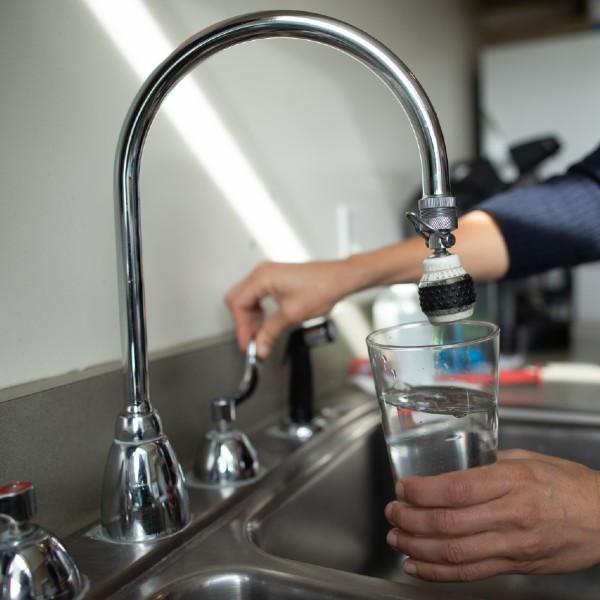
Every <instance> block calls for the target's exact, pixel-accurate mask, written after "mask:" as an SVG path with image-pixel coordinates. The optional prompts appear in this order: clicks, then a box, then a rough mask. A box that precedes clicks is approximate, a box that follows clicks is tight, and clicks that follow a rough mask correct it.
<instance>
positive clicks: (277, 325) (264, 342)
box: [255, 312, 290, 359]
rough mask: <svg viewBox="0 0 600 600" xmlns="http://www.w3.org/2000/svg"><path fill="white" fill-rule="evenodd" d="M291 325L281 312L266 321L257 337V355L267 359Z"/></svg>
mask: <svg viewBox="0 0 600 600" xmlns="http://www.w3.org/2000/svg"><path fill="white" fill-rule="evenodd" d="M289 325H290V323H289V322H288V320H287V319H286V318H285V317H284V316H283V314H282V313H281V312H276V313H274V314H273V315H271V316H270V317H268V318H267V319H265V322H264V323H263V324H262V326H261V328H260V329H259V330H258V331H257V333H256V337H255V340H256V353H257V354H258V357H259V358H261V359H265V358H267V356H269V354H270V353H271V350H273V346H274V345H275V342H276V341H277V339H278V338H279V336H280V335H281V334H282V333H283V332H284V331H285V330H286V329H287V327H288V326H289Z"/></svg>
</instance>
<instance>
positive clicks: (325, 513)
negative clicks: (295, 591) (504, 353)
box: [232, 408, 600, 600]
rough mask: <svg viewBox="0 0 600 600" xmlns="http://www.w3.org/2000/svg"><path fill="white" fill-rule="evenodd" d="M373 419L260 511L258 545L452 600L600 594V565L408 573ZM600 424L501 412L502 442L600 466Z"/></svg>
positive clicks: (550, 599)
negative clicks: (554, 571) (452, 578)
mask: <svg viewBox="0 0 600 600" xmlns="http://www.w3.org/2000/svg"><path fill="white" fill-rule="evenodd" d="M369 418H370V419H371V423H370V428H369V429H368V430H367V433H366V434H362V435H360V436H356V438H355V439H354V440H353V441H352V442H351V443H350V444H348V445H346V446H345V447H344V448H343V449H342V450H341V451H339V452H338V453H337V454H335V455H333V456H332V458H331V460H329V461H328V462H327V463H326V464H325V465H324V466H322V467H321V468H320V469H319V470H318V471H317V472H316V473H314V474H313V475H312V476H311V477H310V478H307V479H305V480H303V481H299V482H295V483H293V484H291V485H289V486H288V487H287V488H286V489H285V490H283V491H282V492H281V493H280V494H278V495H277V496H275V497H273V498H272V499H271V500H270V501H269V502H268V503H267V504H265V505H263V506H262V507H261V508H260V510H259V511H258V512H257V513H255V514H254V515H253V517H252V518H251V519H250V520H249V521H248V524H247V532H248V535H249V537H250V539H251V540H252V541H253V542H254V544H256V545H257V546H258V547H259V548H260V549H261V550H263V551H264V552H266V553H268V554H270V555H274V556H277V557H281V558H285V559H290V560H293V561H300V562H302V563H309V564H313V565H319V566H321V567H328V568H331V569H336V570H339V571H345V572H349V573H354V574H360V575H366V576H370V577H376V578H380V579H384V580H390V581H396V582H403V583H409V584H411V585H413V586H417V587H420V588H425V587H427V588H434V589H435V590H437V591H438V592H440V593H442V592H443V595H444V597H445V595H446V594H456V595H457V596H468V597H470V598H485V599H486V600H494V599H505V598H508V597H510V598H511V599H512V600H520V599H522V600H525V599H526V600H542V599H543V600H566V599H577V600H588V599H589V600H591V599H597V598H600V567H594V568H592V569H588V570H585V571H581V572H578V573H573V574H565V575H546V576H527V575H508V576H499V577H495V578H492V579H489V580H486V581H483V582H475V583H467V584H427V583H422V582H419V581H417V580H415V579H412V578H410V577H407V576H405V575H404V574H403V573H402V570H401V559H400V557H399V555H397V554H396V553H394V552H393V551H392V550H390V549H389V548H388V546H387V544H386V542H385V537H386V533H387V531H388V530H389V526H388V524H387V522H386V520H385V518H384V516H383V509H384V507H385V505H386V503H387V502H388V501H389V500H390V499H392V498H393V482H392V478H391V471H390V467H389V463H388V457H387V452H386V448H385V443H384V440H383V435H382V431H381V426H380V422H379V415H378V414H375V413H372V414H371V415H369ZM599 428H600V420H599V418H598V415H590V414H581V413H580V414H577V413H563V412H561V411H548V410H537V409H521V408H516V409H515V408H513V409H508V408H507V409H506V410H503V411H502V412H501V415H500V427H499V444H500V447H501V448H526V449H530V450H535V451H538V452H544V453H546V454H551V455H556V456H560V457H563V458H567V459H570V460H576V461H578V462H581V463H584V464H587V465H588V466H590V467H592V468H595V469H600V435H599V433H598V431H599ZM423 591H425V590H423ZM429 591H431V589H430V590H429ZM232 597H234V598H235V597H236V596H232ZM306 597H311V596H306ZM440 597H442V596H440Z"/></svg>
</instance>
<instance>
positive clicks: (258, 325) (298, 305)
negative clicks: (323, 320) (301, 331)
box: [225, 261, 349, 358]
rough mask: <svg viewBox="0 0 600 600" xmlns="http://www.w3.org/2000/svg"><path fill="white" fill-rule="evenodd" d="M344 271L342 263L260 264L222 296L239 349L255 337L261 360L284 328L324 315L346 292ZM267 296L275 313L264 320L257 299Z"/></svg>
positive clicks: (347, 289) (347, 288)
mask: <svg viewBox="0 0 600 600" xmlns="http://www.w3.org/2000/svg"><path fill="white" fill-rule="evenodd" d="M346 271H347V269H345V268H344V267H343V265H342V261H321V262H309V263H302V264H287V263H275V262H263V263H261V264H260V265H259V266H258V267H256V268H255V269H254V271H252V272H251V273H250V275H248V277H246V278H245V279H244V280H242V281H241V282H239V283H238V284H237V285H235V286H234V287H233V288H232V289H231V290H230V291H229V292H228V293H227V295H226V296H225V301H226V303H227V305H228V306H229V309H230V311H231V314H232V316H233V319H234V321H235V326H236V331H237V338H238V344H239V346H240V349H242V350H244V349H245V348H246V346H247V345H248V342H249V341H250V339H251V337H252V336H253V335H256V347H257V352H258V355H259V356H260V357H261V358H265V357H266V356H267V355H268V354H269V352H270V351H271V348H272V347H273V345H274V343H275V341H276V340H277V338H278V337H279V336H280V335H281V334H282V333H283V331H284V330H285V329H286V328H287V327H290V326H292V325H297V324H299V323H300V322H302V321H304V320H306V319H310V318H313V317H318V316H321V315H326V314H327V313H328V312H329V311H330V310H331V309H332V307H333V305H334V304H335V303H336V302H337V301H338V300H339V299H340V298H341V297H342V296H343V295H344V294H345V293H347V292H348V291H349V287H348V286H347V285H344V283H343V278H344V276H345V274H346ZM267 297H270V298H271V299H273V300H274V301H275V302H276V304H277V311H276V312H275V313H274V314H272V315H270V316H269V317H267V318H265V313H264V310H263V307H262V306H261V300H263V299H264V298H267Z"/></svg>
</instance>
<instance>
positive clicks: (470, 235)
mask: <svg viewBox="0 0 600 600" xmlns="http://www.w3.org/2000/svg"><path fill="white" fill-rule="evenodd" d="M455 235H456V245H455V246H453V247H452V248H451V249H450V251H451V252H453V253H455V254H458V256H459V258H460V260H461V264H462V265H463V267H464V268H465V270H466V271H467V272H468V273H470V274H471V276H472V277H473V278H474V279H476V280H479V281H486V280H491V279H499V278H501V277H503V276H504V275H505V273H506V271H507V270H508V253H507V251H506V245H505V243H504V237H503V235H502V233H501V232H500V230H499V228H498V226H497V225H496V223H495V221H494V219H493V218H492V217H491V216H490V215H489V214H487V213H485V212H482V211H473V212H471V213H469V214H467V215H465V216H464V217H462V218H461V219H460V220H459V226H458V229H457V230H456V232H455ZM429 254H431V250H429V249H428V248H427V246H426V244H425V240H423V238H421V237H418V236H417V237H413V238H410V239H408V240H405V241H402V242H399V243H397V244H393V245H391V246H386V247H385V248H381V249H378V250H373V251H372V252H366V253H363V254H357V255H354V256H351V257H349V258H348V259H346V260H345V261H342V263H343V265H342V269H341V273H342V276H341V278H340V282H339V283H340V286H342V287H341V288H340V289H343V290H344V295H345V294H346V293H350V292H355V291H359V290H362V289H366V288H368V287H373V286H377V285H391V284H393V283H411V282H414V283H416V282H418V281H419V279H420V278H421V275H422V273H423V260H424V259H425V258H427V256H428V255H429Z"/></svg>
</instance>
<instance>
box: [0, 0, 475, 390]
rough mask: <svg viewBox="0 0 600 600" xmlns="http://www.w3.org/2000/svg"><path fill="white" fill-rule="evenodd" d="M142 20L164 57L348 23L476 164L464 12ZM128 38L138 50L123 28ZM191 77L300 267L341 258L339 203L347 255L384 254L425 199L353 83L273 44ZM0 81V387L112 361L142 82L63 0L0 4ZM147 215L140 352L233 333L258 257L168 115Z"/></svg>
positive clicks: (388, 106) (229, 7)
mask: <svg viewBox="0 0 600 600" xmlns="http://www.w3.org/2000/svg"><path fill="white" fill-rule="evenodd" d="M108 1H109V0H106V2H108ZM110 1H111V2H113V0H110ZM124 2H125V0H119V1H116V0H114V4H115V5H116V6H119V5H121V6H122V5H123V3H124ZM145 6H146V7H147V8H148V9H149V10H150V11H151V13H152V15H153V16H154V18H155V19H156V20H157V21H158V23H159V24H160V26H161V27H162V29H163V30H164V32H165V33H166V34H167V36H168V38H169V40H170V41H171V44H172V47H173V48H174V47H175V46H177V45H178V44H179V43H180V42H181V41H182V40H184V39H185V38H186V37H188V36H189V35H191V34H193V33H195V32H196V31H198V30H200V29H202V28H204V27H207V26H208V25H210V24H212V23H214V22H215V21H218V20H221V19H223V18H226V17H229V16H233V15H235V14H240V13H243V12H248V11H250V10H258V9H263V8H297V9H303V10H314V11H317V12H321V13H324V14H328V15H331V16H335V17H338V18H340V19H342V20H345V21H348V22H349V23H352V24H354V25H357V26H359V27H360V28H362V29H364V30H365V31H367V32H369V33H371V34H372V35H374V36H375V37H377V38H378V39H380V40H381V41H382V42H383V43H384V44H386V45H388V46H389V47H390V48H392V49H393V50H394V51H395V52H396V53H397V54H398V55H399V56H400V57H401V58H402V59H403V60H404V61H405V62H406V63H407V64H408V65H409V66H410V67H411V68H412V70H413V71H414V72H415V74H416V75H417V77H418V78H419V79H420V81H421V83H422V84H423V86H424V87H425V89H426V90H427V92H428V94H429V95H430V97H431V99H432V102H433V104H434V106H435V107H436V109H437V111H438V114H439V117H440V120H441V122H442V127H443V128H444V131H445V135H446V142H447V145H448V149H449V153H450V157H451V159H459V158H463V157H465V156H468V155H469V153H470V152H471V137H472V131H471V81H470V78H471V65H472V57H473V43H472V39H473V37H472V30H471V21H470V17H469V13H468V11H467V6H468V2H467V1H466V0H465V1H462V0H451V1H448V2H443V3H442V2H438V1H436V0H421V1H420V2H410V1H408V0H405V1H398V0H370V2H364V1H361V0H320V1H318V2H317V1H316V0H312V1H311V0H296V1H295V2H291V1H289V0H274V1H268V0H262V1H260V0H244V1H242V0H229V1H228V2H219V3H217V2H209V1H208V0H170V1H169V2H164V1H163V0H147V1H146V2H145ZM126 25H127V26H128V27H130V28H131V36H135V35H137V32H136V26H137V23H136V22H130V23H126ZM194 78H195V81H196V82H197V83H198V84H199V85H200V86H201V88H202V89H203V90H204V91H205V93H206V94H207V96H208V97H209V99H210V100H211V101H212V103H213V105H214V107H215V108H216V109H217V111H218V112H219V114H220V116H221V117H222V118H223V119H224V120H225V122H226V124H227V126H228V127H229V129H230V130H231V131H232V132H233V134H234V136H235V139H236V141H237V143H238V144H239V145H240V147H241V149H242V151H243V152H244V154H245V155H246V157H247V158H249V160H250V162H251V164H252V166H253V167H254V169H255V170H256V172H257V173H258V174H259V176H260V178H261V180H262V181H263V182H264V183H265V185H266V187H267V188H268V190H269V191H270V193H271V194H272V196H273V197H274V198H275V199H276V200H277V202H278V203H279V206H280V207H281V209H282V211H283V213H284V215H285V216H286V217H287V218H288V219H289V221H290V222H291V223H292V225H293V227H294V228H295V230H296V232H297V233H298V235H299V236H300V238H301V240H302V242H303V243H304V245H305V246H306V247H307V249H308V251H309V253H310V255H311V256H312V257H316V258H327V257H334V256H337V254H338V252H339V236H340V235H341V234H342V233H343V232H339V231H337V230H336V215H337V211H338V207H339V205H340V204H341V203H343V204H345V205H346V206H347V207H348V208H349V210H350V213H351V214H352V215H353V216H354V221H353V228H354V229H353V240H351V241H352V242H353V244H354V245H355V246H357V247H360V248H363V249H368V248H372V247H376V246H378V245H381V244H386V243H390V242H393V241H395V240H396V239H397V237H398V236H399V225H398V223H399V219H400V214H401V213H402V212H403V208H404V202H405V201H406V198H407V197H408V196H410V195H412V194H413V193H414V191H415V190H416V189H417V187H418V186H419V183H420V169H419V163H418V156H417V151H416V144H415V141H414V138H413V136H412V132H411V131H410V127H409V125H408V121H407V119H406V118H405V116H404V115H403V113H402V111H401V110H400V107H399V105H398V104H397V102H396V101H395V99H394V98H393V97H392V95H391V94H390V93H389V91H388V90H387V89H386V88H385V87H384V86H383V85H382V84H381V83H380V82H379V81H378V80H377V79H376V78H375V77H374V76H373V75H372V74H371V73H369V72H368V71H367V70H366V69H365V68H364V67H362V66H361V65H359V64H358V63H356V62H355V61H352V60H351V59H349V58H348V57H346V56H344V55H342V54H340V53H337V52H334V51H333V50H331V49H329V48H325V47H321V46H318V45H316V44H309V43H307V42H303V41H294V40H272V41H262V42H258V43H255V44H246V45H244V46H242V47H238V48H234V49H231V50H228V51H226V52H224V53H222V54H221V55H219V56H217V57H214V58H212V59H210V60H209V61H207V63H206V64H204V65H202V66H201V67H200V68H199V69H197V70H196V72H195V74H194ZM0 81H1V82H2V100H1V104H0V294H1V296H0V389H2V388H7V387H10V386H14V385H17V384H21V383H24V382H31V381H35V380H38V379H41V378H45V377H49V376H53V375H58V374H63V373H66V372H69V371H76V370H80V369H84V368H87V367H89V366H93V365H99V364H102V363H105V362H110V361H115V360H118V359H120V347H121V345H120V335H119V318H118V297H117V280H116V266H115V261H116V259H115V249H114V246H115V243H114V217H113V192H112V176H113V174H112V168H113V157H114V152H115V147H116V141H117V137H118V134H119V130H120V127H121V124H122V122H123V119H124V116H125V113H126V112H127V109H128V107H129V105H130V103H131V101H132V99H133V97H134V95H135V93H136V91H137V90H138V88H139V86H140V83H141V81H140V80H139V79H138V78H137V77H136V76H135V75H134V73H133V72H132V70H131V69H130V67H129V66H128V65H127V63H126V62H125V61H124V59H123V57H122V56H121V55H120V53H119V51H118V50H117V49H116V48H115V46H114V45H113V43H112V42H111V41H110V39H109V37H108V36H107V35H106V33H105V31H103V30H102V28H101V27H100V26H99V24H98V22H97V21H96V20H95V18H94V16H93V15H92V14H91V13H90V12H89V10H88V9H87V8H86V6H85V4H84V3H83V2H75V1H73V0H54V1H53V2H40V1H38V0H18V1H16V0H13V1H10V0H8V1H6V0H5V1H3V2H1V3H0ZM232 177H235V174H233V173H232ZM142 214H143V241H144V267H145V281H146V298H147V315H148V328H149V333H148V336H149V346H150V349H151V351H156V350H163V349H167V348H172V347H175V346H177V345H179V344H182V343H187V342H190V341H195V340H201V339H204V338H207V337H209V336H213V335H215V334H221V333H225V332H228V331H231V330H232V323H231V320H230V318H229V315H228V313H227V311H226V309H225V307H224V305H223V302H222V297H223V295H224V293H225V292H226V290H227V289H228V288H229V287H230V286H231V285H232V284H233V283H234V282H235V281H237V280H238V279H240V278H241V277H243V276H244V275H245V274H246V273H247V271H248V270H249V269H250V268H251V267H252V266H253V265H254V264H255V263H257V262H258V261H259V260H260V259H261V258H263V253H262V251H261V250H260V245H259V243H257V240H254V239H253V238H252V236H251V235H250V234H249V232H248V231H247V229H246V228H245V227H244V224H243V223H242V222H241V221H240V220H239V218H238V217H237V216H236V214H235V213H234V212H233V211H232V209H231V208H230V207H229V205H228V204H227V203H226V202H224V201H223V198H222V197H221V194H220V192H219V191H218V190H217V189H216V188H215V186H214V184H213V183H212V181H211V179H210V177H209V176H207V174H206V172H204V171H203V168H202V167H201V166H200V165H199V164H198V163H197V161H196V159H195V158H194V157H193V155H192V154H191V153H190V152H189V151H188V150H187V148H186V146H185V145H184V144H183V143H182V141H181V139H180V138H179V136H178V134H177V132H176V131H175V130H174V129H173V128H172V126H171V125H170V123H169V122H168V121H167V119H166V118H165V117H164V116H163V114H159V116H158V117H157V120H156V122H155V124H154V126H153V128H152V130H151V132H150V135H149V138H148V142H147V144H146V148H145V151H144V159H143V161H142Z"/></svg>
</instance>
